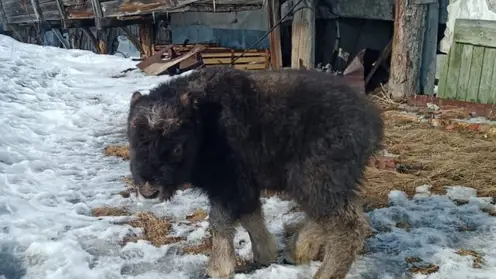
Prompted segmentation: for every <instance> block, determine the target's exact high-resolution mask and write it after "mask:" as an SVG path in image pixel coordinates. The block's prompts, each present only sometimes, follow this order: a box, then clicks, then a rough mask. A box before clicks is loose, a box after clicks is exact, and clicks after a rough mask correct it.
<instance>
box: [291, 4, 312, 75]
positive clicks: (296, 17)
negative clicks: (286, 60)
mask: <svg viewBox="0 0 496 279" xmlns="http://www.w3.org/2000/svg"><path fill="white" fill-rule="evenodd" d="M316 6H317V0H303V1H302V2H301V3H300V4H299V5H298V6H297V7H295V9H294V11H295V12H294V14H293V23H292V35H291V48H292V50H291V68H301V67H303V68H307V69H310V68H313V67H314V64H315V9H316Z"/></svg>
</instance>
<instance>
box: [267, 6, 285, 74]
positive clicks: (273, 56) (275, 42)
mask: <svg viewBox="0 0 496 279" xmlns="http://www.w3.org/2000/svg"><path fill="white" fill-rule="evenodd" d="M265 3H266V4H267V7H266V8H267V16H268V21H269V30H270V29H272V28H273V27H274V26H275V25H276V24H277V23H278V22H279V20H281V2H280V0H269V1H265ZM269 40H270V63H271V65H272V69H279V68H281V67H282V52H281V28H280V27H279V26H277V27H275V28H274V30H272V32H271V33H270V35H269Z"/></svg>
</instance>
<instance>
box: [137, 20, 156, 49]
mask: <svg viewBox="0 0 496 279" xmlns="http://www.w3.org/2000/svg"><path fill="white" fill-rule="evenodd" d="M139 36H140V43H141V49H142V50H143V52H142V53H141V56H142V57H150V56H152V44H153V40H152V38H153V35H152V24H150V23H149V22H145V23H141V24H140V25H139Z"/></svg>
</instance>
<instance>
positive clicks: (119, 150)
mask: <svg viewBox="0 0 496 279" xmlns="http://www.w3.org/2000/svg"><path fill="white" fill-rule="evenodd" d="M103 153H104V154H105V156H117V157H120V158H122V159H123V160H129V159H130V155H129V146H128V145H108V146H107V147H105V149H104V150H103Z"/></svg>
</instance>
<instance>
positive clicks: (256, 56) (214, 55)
mask: <svg viewBox="0 0 496 279" xmlns="http://www.w3.org/2000/svg"><path fill="white" fill-rule="evenodd" d="M205 46H206V49H205V50H203V51H202V52H201V54H200V57H201V59H202V61H203V64H204V65H205V67H212V66H222V65H224V66H229V65H230V64H231V63H232V62H233V60H234V59H235V58H237V57H239V56H240V55H241V54H242V53H243V52H244V50H236V49H231V48H225V47H219V46H213V45H205ZM164 47H165V46H161V45H156V46H155V48H154V49H155V51H159V50H161V49H163V48H164ZM193 47H194V45H185V46H181V45H174V46H173V48H174V51H176V53H177V54H179V55H181V54H184V53H187V52H189V51H190V50H191V49H192V48H193ZM269 67H270V54H269V52H268V50H250V51H248V52H246V53H245V54H243V56H242V57H240V58H238V59H237V60H236V61H234V68H236V69H241V70H265V69H268V68H269Z"/></svg>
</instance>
